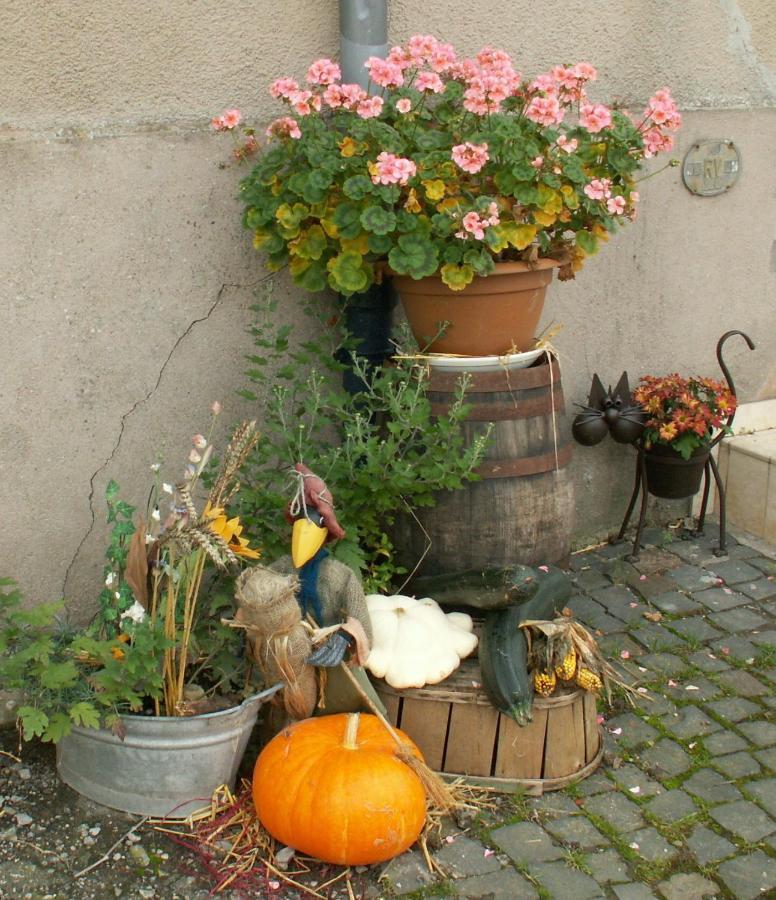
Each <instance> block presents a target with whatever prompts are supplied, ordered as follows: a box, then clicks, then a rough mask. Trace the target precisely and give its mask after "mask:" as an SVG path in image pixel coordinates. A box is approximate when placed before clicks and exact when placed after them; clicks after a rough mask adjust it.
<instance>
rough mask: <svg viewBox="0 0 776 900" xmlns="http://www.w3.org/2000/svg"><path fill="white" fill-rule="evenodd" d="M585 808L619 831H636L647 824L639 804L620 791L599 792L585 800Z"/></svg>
mask: <svg viewBox="0 0 776 900" xmlns="http://www.w3.org/2000/svg"><path fill="white" fill-rule="evenodd" d="M585 810H586V811H587V812H589V813H590V814H591V815H594V816H597V817H598V818H599V819H603V820H604V821H605V822H608V823H609V824H610V825H612V826H613V827H614V828H616V829H617V830H618V831H623V832H628V831H635V830H636V829H637V828H643V827H644V824H645V823H644V817H643V816H642V815H641V812H640V810H639V808H638V806H636V804H635V803H632V802H631V801H630V800H628V799H627V797H626V796H625V795H624V794H621V793H620V792H619V791H615V792H612V793H608V794H598V795H597V796H595V797H591V798H590V799H589V800H585Z"/></svg>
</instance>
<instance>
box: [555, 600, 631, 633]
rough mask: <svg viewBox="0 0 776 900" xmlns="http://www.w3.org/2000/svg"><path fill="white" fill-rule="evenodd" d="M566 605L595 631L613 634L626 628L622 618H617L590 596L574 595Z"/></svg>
mask: <svg viewBox="0 0 776 900" xmlns="http://www.w3.org/2000/svg"><path fill="white" fill-rule="evenodd" d="M566 606H568V608H569V609H570V610H571V611H572V612H573V613H574V615H575V617H576V618H577V619H579V621H580V622H582V623H584V624H585V625H587V626H588V628H592V629H593V630H594V631H601V632H603V633H604V634H612V633H615V632H618V631H624V630H625V623H624V622H622V621H621V620H620V619H615V618H614V616H610V615H609V613H607V612H606V610H605V609H604V608H603V606H601V604H600V603H596V602H595V600H591V599H590V597H572V598H571V599H570V600H569V601H568V603H567V604H566Z"/></svg>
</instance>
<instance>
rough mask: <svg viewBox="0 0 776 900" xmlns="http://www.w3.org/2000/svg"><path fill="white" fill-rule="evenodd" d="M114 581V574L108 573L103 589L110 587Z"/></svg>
mask: <svg viewBox="0 0 776 900" xmlns="http://www.w3.org/2000/svg"><path fill="white" fill-rule="evenodd" d="M115 580H116V573H115V572H108V577H107V578H106V579H105V587H110V586H111V585H112V584H113V582H114V581H115Z"/></svg>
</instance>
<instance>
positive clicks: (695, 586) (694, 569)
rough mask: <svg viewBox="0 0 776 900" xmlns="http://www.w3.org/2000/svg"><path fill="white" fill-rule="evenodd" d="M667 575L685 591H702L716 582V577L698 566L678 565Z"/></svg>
mask: <svg viewBox="0 0 776 900" xmlns="http://www.w3.org/2000/svg"><path fill="white" fill-rule="evenodd" d="M668 577H669V578H670V579H671V581H673V582H675V583H676V584H678V585H679V587H680V588H683V589H684V590H685V591H703V590H706V588H709V587H713V586H714V585H716V584H717V579H716V578H715V577H714V576H713V575H712V574H710V573H709V572H708V571H707V570H706V569H703V568H701V567H700V566H690V565H684V566H679V567H678V568H676V569H674V570H673V571H672V572H669V574H668Z"/></svg>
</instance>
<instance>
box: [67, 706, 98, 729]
mask: <svg viewBox="0 0 776 900" xmlns="http://www.w3.org/2000/svg"><path fill="white" fill-rule="evenodd" d="M70 718H71V719H72V721H73V722H75V724H76V725H82V726H83V727H84V728H99V727H100V714H99V713H98V712H97V710H96V709H95V708H94V706H92V704H91V703H87V702H86V701H85V700H82V701H81V702H80V703H76V704H75V706H71V707H70Z"/></svg>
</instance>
